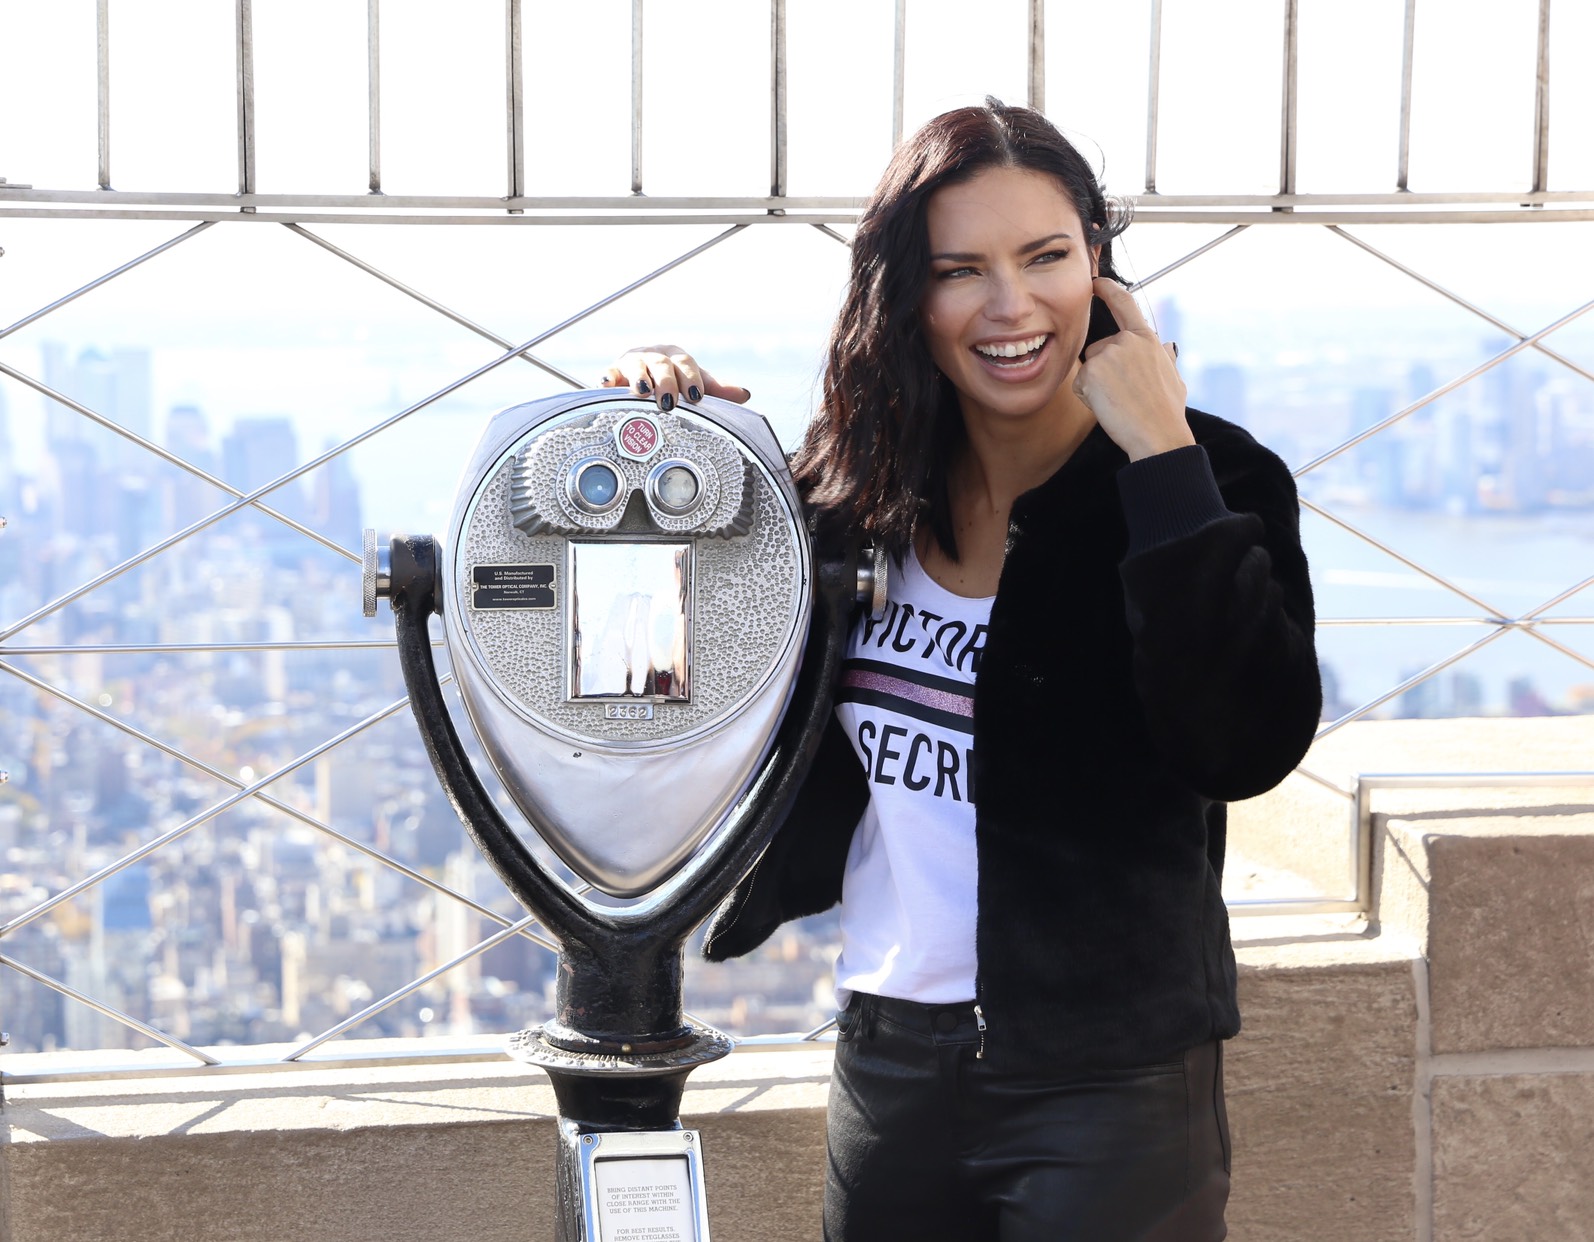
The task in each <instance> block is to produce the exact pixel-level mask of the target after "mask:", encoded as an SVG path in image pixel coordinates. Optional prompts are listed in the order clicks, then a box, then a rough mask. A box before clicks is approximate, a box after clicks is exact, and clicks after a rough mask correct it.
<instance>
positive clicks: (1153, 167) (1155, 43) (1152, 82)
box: [1146, 0, 1162, 194]
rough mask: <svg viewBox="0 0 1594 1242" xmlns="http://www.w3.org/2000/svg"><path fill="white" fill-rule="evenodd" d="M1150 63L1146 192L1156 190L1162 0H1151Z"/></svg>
mask: <svg viewBox="0 0 1594 1242" xmlns="http://www.w3.org/2000/svg"><path fill="white" fill-rule="evenodd" d="M1150 41H1151V64H1150V65H1149V66H1148V67H1147V70H1146V83H1147V85H1146V193H1147V194H1155V193H1156V192H1157V117H1158V115H1159V112H1160V110H1161V106H1162V0H1151V36H1150Z"/></svg>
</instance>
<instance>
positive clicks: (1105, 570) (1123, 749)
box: [606, 100, 1320, 1242]
mask: <svg viewBox="0 0 1594 1242" xmlns="http://www.w3.org/2000/svg"><path fill="white" fill-rule="evenodd" d="M1124 224H1125V220H1124V217H1123V216H1122V215H1121V214H1119V213H1117V212H1116V211H1114V210H1113V209H1112V208H1111V207H1110V205H1109V202H1108V200H1107V198H1106V197H1105V195H1104V194H1103V192H1102V190H1101V188H1100V186H1099V185H1097V183H1096V181H1095V178H1094V176H1093V175H1092V174H1091V172H1090V170H1089V167H1088V166H1087V165H1086V164H1085V162H1084V161H1083V160H1082V159H1081V158H1080V156H1079V154H1078V152H1076V151H1075V150H1074V148H1073V147H1071V146H1070V145H1069V144H1068V143H1067V142H1066V141H1065V140H1064V139H1063V138H1062V136H1061V135H1060V134H1059V133H1058V132H1057V130H1056V129H1055V128H1054V127H1053V126H1052V125H1051V124H1050V123H1049V122H1047V121H1046V119H1045V118H1044V117H1042V116H1040V115H1039V114H1038V113H1035V112H1032V111H1030V110H1028V109H1025V108H1009V107H1006V106H1004V105H1002V104H1000V103H998V102H996V101H995V100H989V101H987V103H986V106H984V107H980V108H964V109H960V110H958V111H955V112H951V113H947V114H946V115H944V116H941V117H938V118H936V119H935V120H933V121H931V122H930V123H929V124H928V125H926V126H925V127H924V128H923V129H922V130H920V131H919V133H918V134H916V135H915V136H914V137H912V138H910V139H909V140H908V141H907V142H905V143H903V144H902V146H901V147H900V148H899V149H898V150H897V152H896V154H895V156H894V157H893V158H892V161H891V164H890V166H889V167H888V169H887V170H886V173H885V176H884V178H883V179H882V181H881V183H880V185H879V187H878V188H877V189H876V191H875V194H874V197H873V198H872V199H871V200H870V202H869V204H868V206H867V207H866V208H865V210H864V213H863V216H862V218H861V219H860V221H859V225H858V232H857V236H856V237H855V239H854V242H853V246H852V255H851V280H850V285H849V288H848V292H847V295H846V297H845V299H844V301H843V305H842V310H841V313H840V315H839V317H838V319H837V322H836V325H835V327H834V329H833V330H832V333H831V337H830V347H829V354H828V359H827V365H826V370H825V377H824V386H823V395H822V400H821V403H820V408H819V410H818V411H817V413H816V414H815V417H814V420H813V422H812V423H811V424H810V427H809V431H808V435H807V437H806V439H805V440H804V442H803V445H802V447H801V449H800V450H799V451H798V453H797V455H796V458H795V460H794V462H793V473H794V475H795V477H796V479H797V480H798V484H799V487H800V488H801V489H802V491H803V493H804V496H805V499H806V501H807V503H808V505H809V507H810V510H811V514H812V520H813V525H814V527H815V530H816V532H817V538H818V541H819V543H820V545H821V547H822V548H823V549H824V550H825V551H826V552H827V553H832V552H837V551H840V550H843V549H845V547H846V546H847V545H848V544H852V545H854V546H856V545H858V544H860V543H866V542H867V543H874V544H876V545H877V546H880V545H883V546H884V547H885V548H886V549H887V550H888V551H889V552H890V553H891V555H892V557H893V558H894V562H895V565H894V568H893V570H892V573H891V575H890V600H889V603H888V604H887V606H886V607H885V609H884V610H883V611H882V612H880V613H879V614H878V615H876V616H872V617H871V616H867V615H859V616H858V617H856V618H855V619H854V624H853V629H852V633H851V638H850V642H849V647H848V651H847V659H846V661H845V663H844V665H843V667H842V670H841V675H840V678H839V681H838V684H837V686H836V692H835V693H836V710H835V713H834V715H833V718H832V720H831V722H830V725H829V728H828V731H827V733H826V736H825V738H824V741H823V743H822V744H821V748H820V753H819V757H818V759H817V760H816V762H815V767H814V770H813V772H812V773H811V774H810V776H809V777H808V779H807V781H806V782H805V784H804V786H803V788H802V790H801V792H800V793H799V794H798V797H797V800H796V803H795V805H794V807H793V809H792V812H791V816H790V818H789V819H788V820H787V822H786V824H785V825H784V827H782V829H781V830H780V832H779V834H778V835H777V836H776V838H775V840H774V841H773V842H772V844H771V845H770V847H769V850H768V851H767V853H766V854H765V856H764V859H763V861H762V862H761V863H760V865H759V866H758V867H757V868H756V869H755V871H754V872H753V874H752V875H751V876H750V877H749V878H748V879H747V880H746V881H744V883H743V884H742V886H741V887H740V888H739V889H738V890H737V892H736V893H735V894H734V895H733V897H732V899H731V900H730V902H728V903H727V905H726V907H725V908H724V909H723V910H721V912H720V914H719V916H718V917H717V918H716V920H715V923H714V926H713V927H712V928H711V929H710V932H709V934H708V937H707V939H706V940H705V945H704V948H705V952H706V953H707V955H708V956H709V957H710V958H711V959H714V960H721V959H724V958H728V957H735V956H738V955H740V954H743V953H746V952H748V951H749V950H750V949H752V948H754V947H756V946H757V945H758V944H760V943H762V942H763V941H764V940H765V939H767V938H768V937H769V935H770V934H771V933H772V932H773V931H774V929H775V928H776V927H777V926H779V925H780V923H782V922H783V921H785V920H787V919H791V918H797V917H801V916H803V915H807V914H812V913H816V912H818V911H820V910H824V909H828V908H829V907H830V906H832V905H834V904H836V902H837V901H838V900H839V902H840V903H841V936H842V949H841V956H840V959H839V960H838V961H837V964H836V992H837V1000H838V1002H839V1003H840V1005H841V1007H842V1008H841V1012H840V1014H839V1016H838V1019H837V1022H838V1026H839V1029H840V1035H839V1037H838V1041H837V1051H836V1066H835V1071H834V1074H833V1076H832V1080H831V1096H830V1104H829V1110H828V1126H829V1162H828V1170H829V1173H828V1178H827V1182H826V1192H825V1236H826V1237H827V1238H830V1239H836V1240H840V1239H860V1238H867V1239H874V1238H882V1237H912V1238H915V1239H943V1238H944V1239H947V1240H948V1242H951V1239H958V1240H959V1242H967V1240H969V1239H992V1240H995V1239H1001V1240H1002V1242H1030V1240H1034V1242H1039V1240H1040V1239H1043V1238H1044V1239H1053V1238H1057V1237H1076V1238H1089V1239H1091V1242H1116V1240H1119V1239H1122V1240H1124V1242H1127V1240H1128V1239H1139V1240H1141V1242H1147V1240H1159V1239H1160V1240H1161V1242H1175V1240H1177V1242H1208V1240H1210V1242H1216V1239H1219V1238H1222V1237H1223V1236H1224V1230H1225V1225H1224V1208H1225V1203H1226V1200H1227V1196H1228V1185H1229V1143H1228V1129H1227V1122H1226V1119H1225V1112H1224V1105H1223V1075H1222V1041H1223V1040H1225V1039H1227V1038H1228V1037H1229V1036H1231V1035H1233V1034H1235V1033H1236V1031H1238V1029H1239V1013H1238V1010H1237V1006H1236V997H1235V965H1234V955H1233V952H1232V950H1231V948H1230V945H1229V935H1228V920H1227V917H1226V915H1225V912H1224V907H1223V900H1222V897H1221V895H1220V880H1221V872H1222V867H1223V857H1224V834H1225V812H1224V800H1226V799H1233V798H1243V797H1248V796H1251V795H1253V794H1256V793H1260V792H1261V791H1263V790H1265V789H1267V788H1269V787H1271V786H1272V785H1274V784H1276V783H1277V782H1279V781H1280V780H1282V779H1283V778H1284V777H1285V776H1286V775H1287V774H1288V773H1289V772H1290V770H1291V769H1292V768H1293V767H1294V766H1295V764H1296V763H1297V762H1298V761H1299V759H1300V757H1301V755H1302V754H1303V753H1304V752H1305V749H1306V747H1307V745H1308V743H1309V742H1310V740H1311V738H1312V734H1313V730H1314V726H1315V724H1316V722H1317V718H1318V709H1319V706H1320V694H1319V688H1318V676H1317V665H1316V658H1315V654H1314V650H1313V644H1312V616H1313V610H1312V594H1311V586H1310V584H1309V582H1308V579H1307V574H1306V562H1305V557H1304V556H1303V554H1302V552H1301V547H1300V539H1299V532H1298V511H1297V505H1296V497H1295V490H1294V485H1293V482H1292V480H1291V478H1290V475H1289V472H1288V471H1287V470H1286V469H1285V467H1284V465H1283V463H1281V462H1280V461H1279V459H1278V458H1277V457H1275V456H1274V455H1273V454H1272V453H1270V452H1268V451H1267V450H1266V449H1264V448H1262V447H1261V446H1260V445H1258V444H1257V443H1256V442H1255V441H1254V440H1252V439H1251V437H1250V436H1249V435H1247V434H1246V433H1245V432H1244V431H1242V430H1241V429H1240V428H1238V427H1235V426H1234V425H1232V424H1230V423H1227V422H1224V421H1223V420H1221V419H1218V418H1214V417H1212V416H1210V415H1207V414H1203V413H1200V412H1198V411H1195V410H1190V409H1186V407H1185V390H1184V384H1183V382H1182V381H1181V380H1180V378H1179V375H1178V372H1177V369H1176V368H1175V365H1174V357H1173V352H1172V350H1171V348H1164V346H1163V344H1162V342H1160V341H1158V339H1157V337H1156V334H1155V333H1154V332H1153V331H1152V329H1151V328H1150V326H1149V325H1148V324H1147V323H1146V321H1145V319H1144V318H1143V317H1142V315H1141V313H1140V310H1139V308H1138V307H1137V306H1136V305H1135V302H1134V299H1133V298H1132V297H1131V296H1130V294H1129V293H1128V291H1127V290H1126V289H1124V287H1123V285H1122V284H1121V283H1120V282H1119V280H1118V279H1116V272H1115V269H1114V267H1113V262H1112V241H1113V237H1114V235H1115V234H1117V233H1118V232H1120V231H1121V230H1122V228H1123V227H1124ZM606 379H607V380H609V381H611V382H618V381H621V380H628V381H630V382H632V383H633V384H634V386H635V389H636V391H637V392H638V393H639V394H642V395H648V394H652V395H653V396H655V397H656V399H657V400H658V401H659V402H660V404H661V405H663V406H665V407H666V408H668V407H669V405H671V404H673V403H674V402H675V401H676V400H677V399H678V397H679V396H680V395H681V394H685V397H686V399H687V400H688V401H693V400H696V399H698V396H699V395H700V394H701V392H703V391H708V392H711V393H712V392H717V393H719V394H720V395H726V396H731V397H732V398H733V399H741V398H743V397H744V396H745V394H744V393H743V392H742V390H739V389H733V388H730V387H729V386H727V385H724V384H722V383H720V382H718V381H716V380H714V379H713V378H712V376H710V374H709V373H708V372H707V371H704V370H702V369H701V368H699V367H698V366H697V364H696V362H695V361H694V360H693V359H692V358H691V357H690V356H689V355H686V354H685V353H683V352H682V351H680V350H677V349H675V348H673V347H658V348H656V349H651V350H641V351H636V352H634V353H632V354H628V355H627V356H626V357H624V358H622V359H621V360H620V363H619V364H618V365H617V366H616V367H615V368H611V370H610V372H609V374H608V376H607V377H606Z"/></svg>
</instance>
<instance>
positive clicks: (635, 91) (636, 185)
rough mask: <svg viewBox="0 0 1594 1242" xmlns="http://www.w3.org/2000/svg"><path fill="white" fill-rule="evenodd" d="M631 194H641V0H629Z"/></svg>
mask: <svg viewBox="0 0 1594 1242" xmlns="http://www.w3.org/2000/svg"><path fill="white" fill-rule="evenodd" d="M631 193H633V194H640V193H642V0H631Z"/></svg>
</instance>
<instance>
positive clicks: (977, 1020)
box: [974, 1001, 985, 1061]
mask: <svg viewBox="0 0 1594 1242" xmlns="http://www.w3.org/2000/svg"><path fill="white" fill-rule="evenodd" d="M974 1025H975V1026H976V1027H978V1028H979V1032H980V1045H979V1047H978V1048H976V1049H975V1050H974V1059H975V1060H976V1061H983V1060H985V1011H984V1010H983V1009H981V1008H980V1003H979V1002H978V1001H975V1002H974Z"/></svg>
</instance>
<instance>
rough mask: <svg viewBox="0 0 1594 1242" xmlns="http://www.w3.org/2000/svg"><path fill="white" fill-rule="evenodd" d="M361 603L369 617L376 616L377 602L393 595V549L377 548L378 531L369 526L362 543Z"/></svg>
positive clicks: (389, 547)
mask: <svg viewBox="0 0 1594 1242" xmlns="http://www.w3.org/2000/svg"><path fill="white" fill-rule="evenodd" d="M360 587H361V592H360V594H361V603H362V605H363V606H364V609H365V615H366V616H368V617H374V616H376V601H377V600H379V599H386V598H387V597H388V596H389V595H391V594H392V593H393V549H392V547H391V545H390V546H388V547H384V548H378V547H377V546H376V531H374V530H373V529H371V527H369V526H367V527H366V528H365V535H364V537H363V538H362V540H361V542H360Z"/></svg>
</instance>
